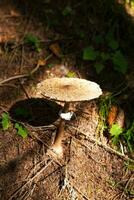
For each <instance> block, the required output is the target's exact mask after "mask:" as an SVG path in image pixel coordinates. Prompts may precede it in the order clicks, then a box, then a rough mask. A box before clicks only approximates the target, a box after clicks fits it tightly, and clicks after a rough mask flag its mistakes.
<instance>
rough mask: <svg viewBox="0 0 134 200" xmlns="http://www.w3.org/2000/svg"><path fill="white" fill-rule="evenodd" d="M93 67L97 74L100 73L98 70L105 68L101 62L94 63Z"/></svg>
mask: <svg viewBox="0 0 134 200" xmlns="http://www.w3.org/2000/svg"><path fill="white" fill-rule="evenodd" d="M94 67H95V69H96V73H97V74H100V72H101V71H102V70H103V69H104V68H105V66H104V65H103V64H102V63H95V65H94Z"/></svg>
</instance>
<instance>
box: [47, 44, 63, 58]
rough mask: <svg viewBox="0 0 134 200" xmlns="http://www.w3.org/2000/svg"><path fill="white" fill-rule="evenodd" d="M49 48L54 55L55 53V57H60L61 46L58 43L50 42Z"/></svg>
mask: <svg viewBox="0 0 134 200" xmlns="http://www.w3.org/2000/svg"><path fill="white" fill-rule="evenodd" d="M49 49H50V50H51V51H52V53H53V54H54V55H56V56H57V57H59V58H60V57H61V55H62V54H61V48H60V46H59V44H58V43H53V44H51V45H50V46H49Z"/></svg>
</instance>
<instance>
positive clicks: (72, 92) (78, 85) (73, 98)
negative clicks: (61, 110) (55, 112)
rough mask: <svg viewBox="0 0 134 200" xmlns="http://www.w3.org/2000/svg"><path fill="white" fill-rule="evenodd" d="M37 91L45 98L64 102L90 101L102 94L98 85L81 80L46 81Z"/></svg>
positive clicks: (56, 79)
mask: <svg viewBox="0 0 134 200" xmlns="http://www.w3.org/2000/svg"><path fill="white" fill-rule="evenodd" d="M37 89H40V90H41V93H42V94H43V95H44V96H45V97H47V98H50V99H53V100H57V101H62V102H77V101H88V100H91V99H95V98H98V97H99V96H100V95H101V94H102V90H101V88H100V87H99V85H98V84H97V83H95V82H92V81H88V80H85V79H79V78H50V79H46V80H44V81H43V82H41V83H40V84H38V88H37Z"/></svg>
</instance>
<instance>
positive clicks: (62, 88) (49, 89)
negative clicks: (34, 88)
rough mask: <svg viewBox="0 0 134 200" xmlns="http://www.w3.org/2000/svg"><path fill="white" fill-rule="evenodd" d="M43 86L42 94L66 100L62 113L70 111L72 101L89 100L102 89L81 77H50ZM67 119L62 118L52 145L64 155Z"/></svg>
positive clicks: (59, 153) (62, 100)
mask: <svg viewBox="0 0 134 200" xmlns="http://www.w3.org/2000/svg"><path fill="white" fill-rule="evenodd" d="M40 86H41V87H42V88H43V93H42V95H43V96H45V97H47V98H49V99H51V100H57V101H60V102H64V107H63V110H62V113H67V112H68V111H69V104H70V102H80V101H89V100H91V99H95V98H98V97H99V96H100V95H101V94H102V91H101V89H100V87H99V85H98V84H97V83H94V82H92V81H88V80H85V79H79V78H50V79H46V80H44V81H43V83H41V85H40ZM64 126H65V120H64V119H63V118H61V119H60V124H59V127H58V129H57V133H56V137H55V141H54V143H53V145H52V149H53V151H54V152H55V153H56V154H58V155H59V156H60V155H62V152H63V149H62V140H63V137H64Z"/></svg>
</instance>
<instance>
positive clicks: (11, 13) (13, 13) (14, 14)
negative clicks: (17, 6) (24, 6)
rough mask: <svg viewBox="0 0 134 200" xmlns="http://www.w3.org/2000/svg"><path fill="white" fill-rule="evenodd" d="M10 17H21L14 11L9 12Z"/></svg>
mask: <svg viewBox="0 0 134 200" xmlns="http://www.w3.org/2000/svg"><path fill="white" fill-rule="evenodd" d="M10 15H11V16H12V17H20V16H21V15H20V13H19V12H17V11H16V10H11V11H10Z"/></svg>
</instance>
